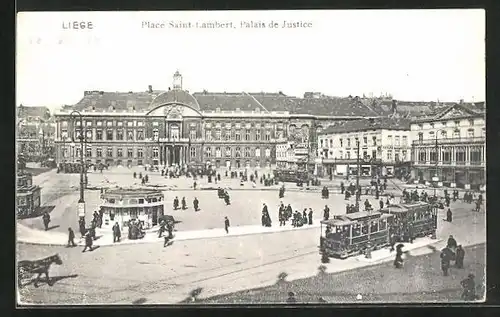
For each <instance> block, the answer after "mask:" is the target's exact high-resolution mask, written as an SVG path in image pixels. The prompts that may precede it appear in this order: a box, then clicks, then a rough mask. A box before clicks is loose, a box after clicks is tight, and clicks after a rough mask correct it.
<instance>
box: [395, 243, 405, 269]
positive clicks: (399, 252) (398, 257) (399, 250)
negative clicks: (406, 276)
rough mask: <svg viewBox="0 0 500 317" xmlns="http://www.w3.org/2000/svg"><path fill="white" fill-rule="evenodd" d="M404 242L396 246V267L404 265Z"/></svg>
mask: <svg viewBox="0 0 500 317" xmlns="http://www.w3.org/2000/svg"><path fill="white" fill-rule="evenodd" d="M403 246H404V245H403V244H398V246H397V247H396V258H395V259H394V267H395V268H397V269H400V268H402V267H403V250H402V249H403Z"/></svg>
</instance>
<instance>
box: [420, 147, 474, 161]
mask: <svg viewBox="0 0 500 317" xmlns="http://www.w3.org/2000/svg"><path fill="white" fill-rule="evenodd" d="M452 157H453V153H452V151H451V150H445V151H442V152H441V160H442V161H443V162H447V163H450V162H451V159H452ZM427 158H428V159H427ZM482 158H483V155H482V150H481V149H478V148H471V150H470V152H469V160H470V162H481V161H482ZM466 160H467V154H466V151H465V149H463V148H457V149H456V150H455V161H456V162H465V161H466ZM418 161H419V162H426V161H431V162H436V161H438V153H437V152H436V151H435V150H431V151H430V152H429V153H427V152H425V151H420V152H418Z"/></svg>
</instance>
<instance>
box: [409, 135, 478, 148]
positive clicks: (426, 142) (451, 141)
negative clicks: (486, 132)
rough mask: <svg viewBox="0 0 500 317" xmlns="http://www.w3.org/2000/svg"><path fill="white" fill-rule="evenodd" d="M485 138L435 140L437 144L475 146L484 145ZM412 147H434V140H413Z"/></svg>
mask: <svg viewBox="0 0 500 317" xmlns="http://www.w3.org/2000/svg"><path fill="white" fill-rule="evenodd" d="M485 142H486V138H485V137H475V138H448V139H444V138H443V139H437V144H438V145H442V144H462V145H463V144H476V143H485ZM412 145H413V146H419V145H436V139H425V140H415V141H413V142H412Z"/></svg>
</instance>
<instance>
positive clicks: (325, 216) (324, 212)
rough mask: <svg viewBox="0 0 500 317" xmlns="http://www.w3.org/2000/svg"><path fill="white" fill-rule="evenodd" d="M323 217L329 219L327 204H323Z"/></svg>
mask: <svg viewBox="0 0 500 317" xmlns="http://www.w3.org/2000/svg"><path fill="white" fill-rule="evenodd" d="M323 219H324V220H328V219H330V208H328V206H327V205H325V209H324V210H323Z"/></svg>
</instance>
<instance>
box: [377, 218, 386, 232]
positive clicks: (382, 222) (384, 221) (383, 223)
mask: <svg viewBox="0 0 500 317" xmlns="http://www.w3.org/2000/svg"><path fill="white" fill-rule="evenodd" d="M379 227H380V230H381V231H382V230H385V229H386V228H387V221H386V220H385V219H382V220H380V226H379Z"/></svg>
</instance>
